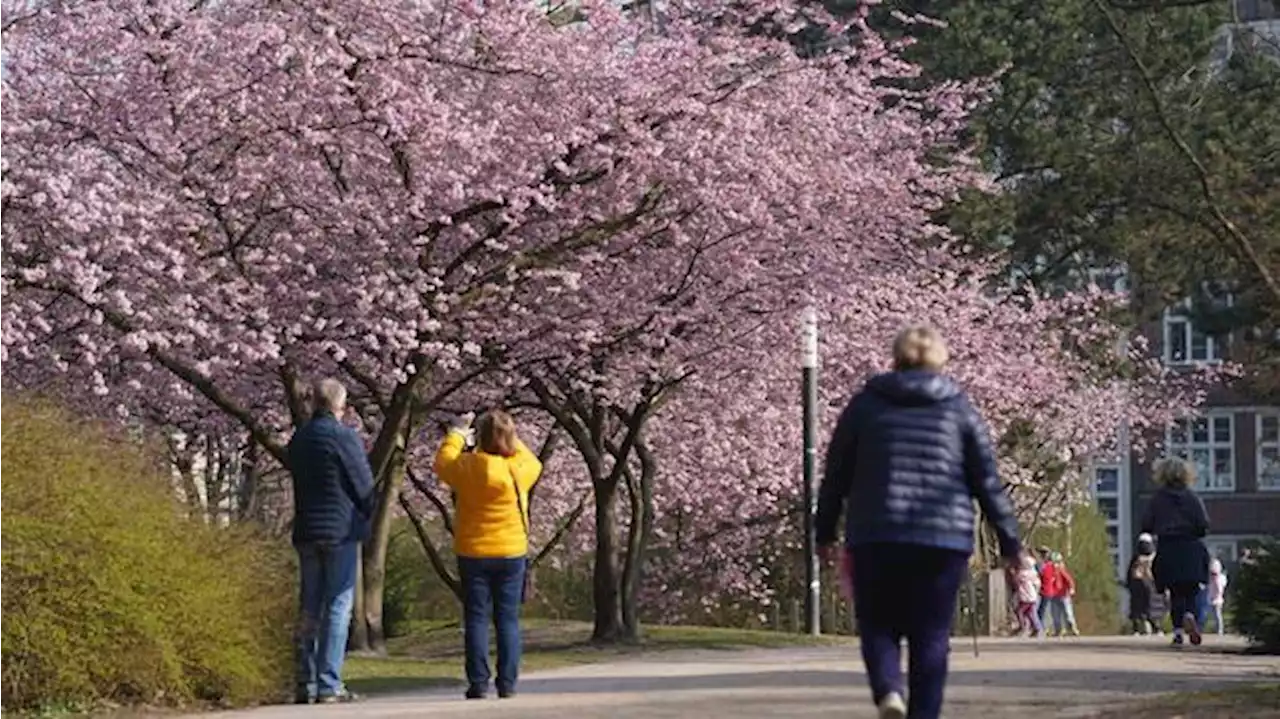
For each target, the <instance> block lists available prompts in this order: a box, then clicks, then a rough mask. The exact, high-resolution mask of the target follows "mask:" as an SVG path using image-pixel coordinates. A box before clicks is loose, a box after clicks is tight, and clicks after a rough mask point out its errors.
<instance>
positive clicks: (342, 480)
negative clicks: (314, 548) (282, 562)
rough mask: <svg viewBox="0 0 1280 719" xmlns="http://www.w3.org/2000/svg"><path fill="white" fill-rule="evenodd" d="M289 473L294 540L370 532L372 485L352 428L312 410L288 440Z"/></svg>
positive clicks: (323, 540) (356, 538)
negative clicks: (291, 491)
mask: <svg viewBox="0 0 1280 719" xmlns="http://www.w3.org/2000/svg"><path fill="white" fill-rule="evenodd" d="M289 467H290V470H291V472H292V473H293V543H294V544H295V545H298V544H312V543H315V544H340V543H343V542H360V541H364V540H365V539H367V538H368V537H369V521H370V519H371V518H372V516H373V509H374V502H375V498H374V491H373V490H374V487H373V473H372V471H371V470H370V469H369V459H368V457H366V456H365V453H364V447H363V446H362V445H361V443H360V437H359V436H358V435H357V434H356V432H355V430H353V429H351V428H350V427H347V426H345V425H343V424H342V423H341V422H339V421H338V419H337V418H336V417H334V416H333V414H332V413H330V412H327V411H323V410H322V411H319V412H316V413H315V414H314V415H313V416H312V417H311V421H310V422H307V423H306V424H305V425H303V426H301V427H299V428H298V430H297V431H296V432H294V433H293V439H292V440H290V442H289Z"/></svg>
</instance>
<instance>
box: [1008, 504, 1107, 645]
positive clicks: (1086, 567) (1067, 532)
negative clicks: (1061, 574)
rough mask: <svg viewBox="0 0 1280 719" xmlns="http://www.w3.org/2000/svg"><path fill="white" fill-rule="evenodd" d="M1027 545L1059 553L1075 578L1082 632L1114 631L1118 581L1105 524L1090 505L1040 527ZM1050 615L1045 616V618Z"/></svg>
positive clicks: (1077, 606) (1077, 615)
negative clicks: (1064, 520) (1059, 523)
mask: <svg viewBox="0 0 1280 719" xmlns="http://www.w3.org/2000/svg"><path fill="white" fill-rule="evenodd" d="M1026 541H1027V544H1028V546H1030V547H1031V548H1035V547H1039V546H1048V547H1050V548H1052V549H1054V550H1055V551H1058V552H1061V553H1062V556H1063V558H1064V559H1065V560H1066V562H1067V569H1068V570H1070V572H1071V575H1072V576H1073V577H1075V580H1076V596H1075V599H1074V601H1073V604H1074V606H1075V611H1076V621H1077V622H1078V623H1079V624H1080V631H1081V632H1083V633H1085V634H1115V632H1116V629H1117V628H1118V627H1119V626H1120V623H1121V619H1122V618H1121V616H1120V599H1119V582H1118V578H1117V576H1116V567H1115V564H1114V563H1113V562H1112V560H1111V553H1110V547H1109V546H1108V542H1107V523H1106V520H1105V519H1103V517H1102V515H1101V514H1099V513H1098V510H1097V509H1096V508H1094V506H1093V505H1091V504H1082V505H1079V506H1078V507H1076V508H1075V510H1074V511H1073V512H1072V515H1071V522H1070V523H1069V524H1067V525H1066V526H1063V527H1054V528H1042V529H1039V530H1037V531H1036V532H1034V533H1032V535H1031V536H1030V537H1028V538H1027V540H1026ZM1050 618H1051V617H1050V616H1049V615H1045V619H1046V620H1049V619H1050Z"/></svg>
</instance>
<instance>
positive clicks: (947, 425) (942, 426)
mask: <svg viewBox="0 0 1280 719" xmlns="http://www.w3.org/2000/svg"><path fill="white" fill-rule="evenodd" d="M974 499H977V500H978V504H979V505H980V506H981V507H982V511H983V513H984V514H985V515H986V517H987V519H988V521H990V522H991V524H992V526H994V528H995V530H996V534H997V536H998V538H999V541H1000V554H1001V555H1002V556H1004V557H1014V556H1017V554H1018V552H1019V549H1020V545H1019V542H1018V521H1017V519H1016V517H1015V516H1014V513H1013V505H1012V503H1010V501H1009V498H1008V496H1007V495H1006V494H1005V492H1004V488H1003V487H1002V486H1001V484H1000V479H999V477H998V476H997V475H996V463H995V457H994V455H993V454H992V451H991V442H990V439H989V438H988V436H987V428H986V425H985V424H984V423H983V422H982V419H981V418H980V417H979V416H978V412H977V410H975V409H974V407H973V405H972V404H971V403H970V402H969V398H968V397H967V396H965V394H964V392H963V391H962V390H961V389H960V388H959V387H958V386H957V385H956V384H955V383H954V382H952V381H951V380H950V379H948V378H946V377H944V376H942V375H938V374H934V373H932V372H924V371H908V372H890V373H888V374H882V375H879V376H877V377H873V378H872V379H871V380H870V381H868V382H867V386H866V387H865V388H864V389H863V390H862V391H861V392H859V393H858V394H857V395H855V396H854V398H853V399H852V400H851V401H850V402H849V406H848V407H846V408H845V410H844V413H843V414H841V415H840V421H839V423H838V424H837V425H836V429H835V433H834V435H833V436H832V438H831V445H830V446H829V447H828V449H827V468H826V475H825V476H824V477H823V479H822V488H821V490H820V492H819V495H818V517H817V540H818V543H819V544H831V543H833V542H835V540H836V529H837V525H838V524H839V520H840V513H841V511H842V510H846V509H847V510H848V525H847V527H846V529H845V540H846V542H847V543H848V544H849V546H857V545H862V544H873V543H896V544H913V545H920V546H926V547H938V548H941V549H953V550H957V551H963V552H972V551H973V525H974V514H975V512H974V508H973V500H974Z"/></svg>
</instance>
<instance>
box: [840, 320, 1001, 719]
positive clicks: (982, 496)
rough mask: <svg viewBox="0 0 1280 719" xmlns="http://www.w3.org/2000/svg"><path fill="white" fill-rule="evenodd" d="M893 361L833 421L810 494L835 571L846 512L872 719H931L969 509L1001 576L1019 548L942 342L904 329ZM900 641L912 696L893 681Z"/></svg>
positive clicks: (928, 332) (969, 528) (937, 708)
mask: <svg viewBox="0 0 1280 719" xmlns="http://www.w3.org/2000/svg"><path fill="white" fill-rule="evenodd" d="M893 362H894V371H892V372H889V373H887V374H882V375H879V376H877V377H873V378H872V379H870V380H869V381H868V382H867V384H866V387H865V388H863V390H862V391H860V392H858V394H857V395H855V396H854V398H853V399H852V400H851V401H850V402H849V406H848V407H846V408H845V410H844V412H843V414H841V415H840V420H839V422H838V424H837V425H836V429H835V433H834V435H833V436H832V438H831V444H830V447H829V448H828V450H827V465H826V474H825V476H824V477H823V480H822V487H821V490H820V492H819V499H818V516H817V541H818V544H819V547H820V550H821V551H822V553H823V556H824V558H826V559H827V561H832V560H833V559H834V557H835V555H836V548H835V545H836V538H837V537H836V535H837V527H838V525H839V521H840V515H841V513H842V512H845V513H847V515H848V518H847V523H846V527H845V542H846V544H847V546H848V548H849V550H850V551H851V553H852V555H853V568H854V606H855V608H856V610H857V615H858V628H859V631H860V633H861V636H862V657H863V660H864V661H865V662H866V666H867V674H868V677H869V679H870V683H871V691H872V696H873V698H874V700H875V702H876V704H877V706H878V707H879V710H880V716H881V717H883V718H885V719H902V718H903V717H906V716H908V715H909V716H910V717H911V719H936V718H937V717H938V716H939V714H940V713H941V711H942V703H943V691H944V687H945V684H946V678H947V654H948V652H949V649H950V632H951V617H952V615H953V614H954V611H955V604H956V595H957V593H958V591H959V589H960V585H961V583H962V582H963V580H964V577H965V573H966V570H967V567H968V562H969V557H970V555H971V554H972V553H973V537H974V521H975V511H974V507H973V500H974V498H977V500H978V503H979V504H980V505H981V507H982V510H983V512H984V513H985V515H986V517H987V518H988V519H989V520H990V521H991V523H992V524H993V526H994V528H995V530H996V535H997V537H998V539H999V543H1000V554H1001V556H1003V557H1004V558H1005V560H1006V562H1007V563H1008V567H1009V568H1013V567H1016V566H1017V564H1018V557H1019V553H1020V552H1021V546H1020V544H1019V541H1018V522H1017V520H1016V519H1015V517H1014V513H1013V506H1012V504H1011V503H1010V501H1009V498H1008V497H1007V496H1006V495H1005V492H1004V489H1003V487H1002V485H1001V483H1000V479H999V477H998V476H997V475H996V462H995V456H994V454H993V452H992V450H991V443H990V438H989V437H988V435H987V428H986V426H985V425H984V423H983V422H982V420H981V418H980V417H979V416H978V413H977V411H976V410H975V409H974V407H973V405H972V404H971V403H970V401H969V398H968V397H967V396H966V395H965V393H964V392H963V391H962V390H961V389H960V387H959V386H957V385H956V383H955V382H953V381H952V380H951V379H949V378H947V377H946V376H944V375H943V374H942V370H943V368H944V367H945V366H946V364H947V348H946V345H945V344H944V343H943V341H942V338H941V337H940V336H939V335H938V333H937V332H935V331H934V330H932V329H929V328H925V327H913V328H910V329H907V330H905V331H903V332H902V333H901V334H900V335H898V338H897V340H896V341H895V342H894V345H893ZM904 638H905V639H906V640H907V643H908V645H909V649H910V661H911V666H910V681H909V686H904V685H903V681H902V670H901V667H902V657H901V643H902V640H903V639H904ZM904 690H906V693H907V700H908V701H909V703H910V705H909V710H908V704H907V701H904V697H903V693H904Z"/></svg>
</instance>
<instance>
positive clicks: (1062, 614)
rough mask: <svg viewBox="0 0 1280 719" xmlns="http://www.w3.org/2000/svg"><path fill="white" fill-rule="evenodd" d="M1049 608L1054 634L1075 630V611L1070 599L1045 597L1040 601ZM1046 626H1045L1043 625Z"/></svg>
mask: <svg viewBox="0 0 1280 719" xmlns="http://www.w3.org/2000/svg"><path fill="white" fill-rule="evenodd" d="M1040 601H1041V602H1042V603H1043V604H1046V605H1048V607H1049V616H1050V618H1051V619H1052V620H1053V632H1054V634H1061V633H1062V632H1064V631H1068V632H1070V631H1074V630H1075V628H1076V610H1075V605H1074V603H1073V602H1072V601H1071V597H1047V598H1044V599H1041V600H1040ZM1045 626H1046V627H1047V626H1048V625H1047V624H1046V625H1045Z"/></svg>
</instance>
